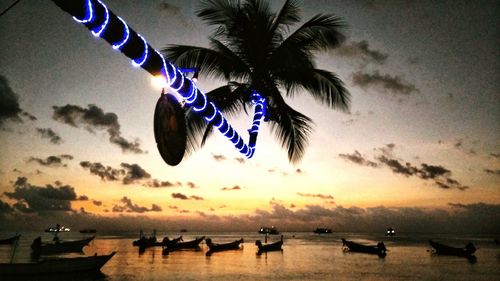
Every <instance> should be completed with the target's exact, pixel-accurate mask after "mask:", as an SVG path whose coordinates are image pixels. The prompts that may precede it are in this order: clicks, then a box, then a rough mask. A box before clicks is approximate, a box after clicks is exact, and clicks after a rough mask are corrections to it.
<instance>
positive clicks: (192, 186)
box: [186, 181, 199, 188]
mask: <svg viewBox="0 0 500 281" xmlns="http://www.w3.org/2000/svg"><path fill="white" fill-rule="evenodd" d="M186 185H187V186H188V187H189V188H199V186H197V185H196V184H195V183H194V182H190V181H188V182H187V183H186Z"/></svg>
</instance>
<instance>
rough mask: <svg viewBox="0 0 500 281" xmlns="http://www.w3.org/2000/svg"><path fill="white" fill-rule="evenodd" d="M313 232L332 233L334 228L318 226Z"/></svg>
mask: <svg viewBox="0 0 500 281" xmlns="http://www.w3.org/2000/svg"><path fill="white" fill-rule="evenodd" d="M313 232H314V233H316V234H331V233H332V230H331V229H330V228H316V229H315V230H314V231H313Z"/></svg>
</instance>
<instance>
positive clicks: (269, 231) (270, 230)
mask: <svg viewBox="0 0 500 281" xmlns="http://www.w3.org/2000/svg"><path fill="white" fill-rule="evenodd" d="M259 233H260V234H272V235H274V234H279V233H280V232H279V231H278V229H277V228H276V227H275V226H274V225H273V226H271V227H266V226H264V227H261V228H260V229H259Z"/></svg>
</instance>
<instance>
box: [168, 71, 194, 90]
mask: <svg viewBox="0 0 500 281" xmlns="http://www.w3.org/2000/svg"><path fill="white" fill-rule="evenodd" d="M174 73H176V75H175V78H174V81H175V80H176V79H177V70H175V72H174ZM179 74H180V75H181V77H180V79H181V84H180V85H179V87H177V88H172V90H174V91H176V92H179V90H180V89H182V86H184V74H182V73H179ZM174 83H175V82H174ZM174 83H172V84H171V85H170V87H172V85H173V84H174ZM191 83H192V82H191ZM179 94H181V93H179ZM181 96H184V95H182V94H181Z"/></svg>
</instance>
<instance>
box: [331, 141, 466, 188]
mask: <svg viewBox="0 0 500 281" xmlns="http://www.w3.org/2000/svg"><path fill="white" fill-rule="evenodd" d="M395 147H396V145H395V144H393V143H390V144H387V145H385V146H384V147H381V148H375V149H374V150H375V151H378V152H380V155H377V156H375V159H376V160H377V161H378V163H377V162H374V161H371V160H368V159H366V158H365V157H363V156H362V155H361V153H359V152H358V151H357V150H355V151H354V153H353V154H339V156H340V157H342V158H344V159H345V160H348V161H351V162H353V163H356V164H358V165H362V166H369V167H374V168H375V167H387V168H389V169H391V171H392V172H393V173H395V174H401V175H404V176H406V177H418V178H420V179H423V180H432V181H434V183H435V185H436V186H438V187H440V188H443V189H450V188H456V189H459V190H465V189H467V188H469V187H468V186H465V185H462V184H460V182H458V181H457V180H455V179H452V178H451V174H452V173H451V171H450V170H449V169H447V168H445V167H443V166H440V165H431V164H427V163H422V164H420V167H417V166H415V165H413V164H411V163H409V162H406V163H402V162H400V160H398V159H395V158H394V157H393V150H394V148H395Z"/></svg>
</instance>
